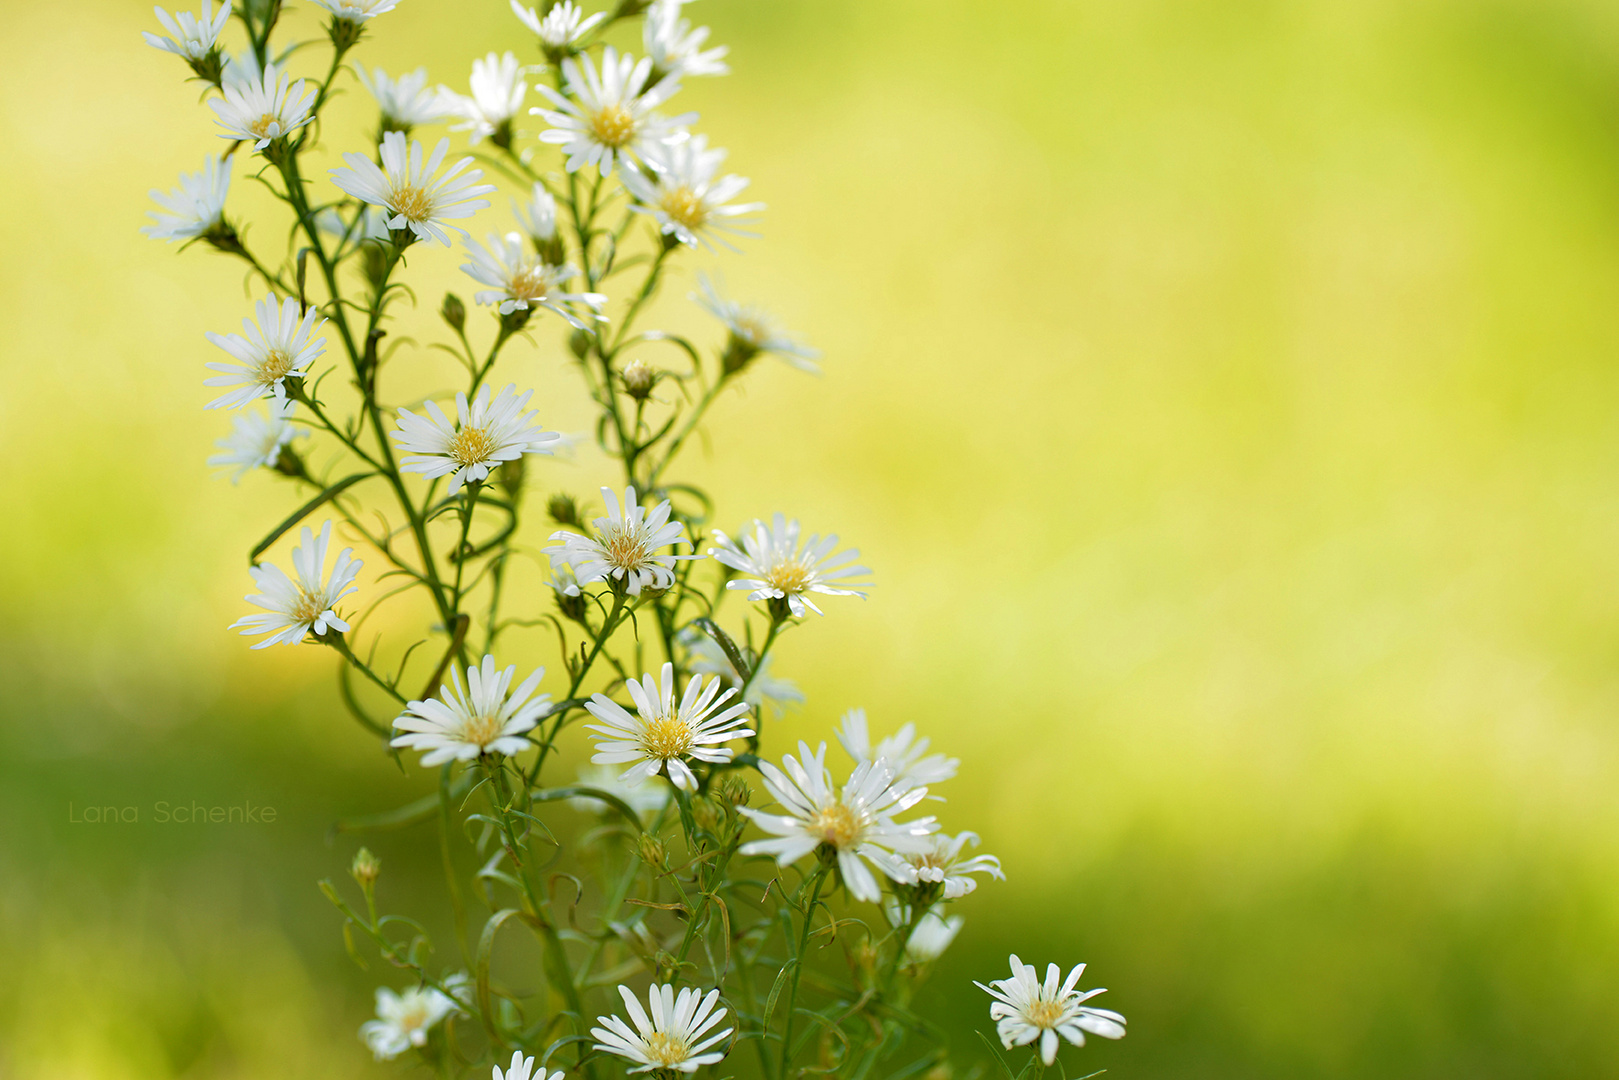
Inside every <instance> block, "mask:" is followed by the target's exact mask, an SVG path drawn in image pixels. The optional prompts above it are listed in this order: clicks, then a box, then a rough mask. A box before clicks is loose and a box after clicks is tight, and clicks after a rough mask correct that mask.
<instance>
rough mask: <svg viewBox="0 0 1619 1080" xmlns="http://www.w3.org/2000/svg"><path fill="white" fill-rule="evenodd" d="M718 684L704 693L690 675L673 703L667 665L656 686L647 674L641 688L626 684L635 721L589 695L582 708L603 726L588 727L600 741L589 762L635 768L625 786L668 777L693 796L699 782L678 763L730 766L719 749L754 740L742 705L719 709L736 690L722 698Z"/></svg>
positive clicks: (639, 684) (632, 682)
mask: <svg viewBox="0 0 1619 1080" xmlns="http://www.w3.org/2000/svg"><path fill="white" fill-rule="evenodd" d="M722 682H723V680H721V679H718V678H714V679H709V680H708V681H707V686H706V688H705V686H704V680H703V677H702V676H701V675H693V676H692V677H691V681H689V682H687V683H686V692H685V694H683V695H682V696H681V698H680V700H679V702H678V703H677V702H676V701H675V666H674V665H673V664H670V663H665V664H664V665H663V671H662V677H661V680H660V681H659V682H654V681H653V679H652V675H651V673H650V672H648V673H647V674H645V675H642V676H641V679H640V681H639V682H637V681H636V680H634V679H630V680H629V681H628V682H626V683H625V684H624V688H625V689H626V690H627V691H629V695H630V700H631V701H633V702H634V703H635V715H633V716H632V715H631V714H630V713H629V712H628V711H626V710H625V708H624V707H623V706H622V705H620V704H619V703H618V702H616V701H614V700H613V699H612V698H610V697H608V696H607V695H606V694H592V695H591V696H590V701H589V702H587V703H586V704H585V708H586V709H587V710H588V711H589V712H590V715H591V716H594V717H595V718H596V719H597V720H600V721H601V723H600V724H588V725H586V726H587V727H588V728H589V730H591V731H594V732H596V733H597V734H598V735H601V736H603V738H602V739H600V740H598V741H597V743H596V755H595V756H594V757H592V758H591V759H590V760H591V762H592V763H594V764H596V765H625V764H628V763H630V762H634V763H635V764H634V766H633V767H632V768H630V769H627V770H626V771H625V772H624V777H623V778H624V781H625V782H626V783H640V782H641V781H643V780H650V779H651V778H652V777H654V776H657V775H658V773H660V772H667V773H668V774H669V780H670V781H671V782H672V783H673V784H674V785H675V787H677V788H680V789H681V790H682V791H692V790H695V789H696V787H697V777H696V776H694V775H693V774H692V771H691V768H690V767H689V766H688V765H687V764H686V762H685V761H684V760H682V759H684V758H692V759H693V760H696V761H707V762H726V761H730V760H731V757H732V751H731V749H730V747H728V746H724V745H723V744H724V743H727V742H730V741H731V740H732V739H741V738H745V737H746V736H748V735H752V734H753V729H752V728H750V727H746V726H744V725H746V724H747V722H748V720H747V714H748V705H747V703H746V702H741V701H739V702H737V703H736V704H734V705H732V706H730V707H729V708H725V709H721V708H720V706H722V705H724V704H725V703H726V702H727V701H729V700H730V699H731V698H732V697H733V696H734V695H735V694H736V691H735V690H734V689H727V690H726V691H725V692H724V693H720V687H721V685H722Z"/></svg>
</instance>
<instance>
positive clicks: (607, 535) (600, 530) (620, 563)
mask: <svg viewBox="0 0 1619 1080" xmlns="http://www.w3.org/2000/svg"><path fill="white" fill-rule="evenodd" d="M601 491H602V501H603V502H604V503H606V505H607V516H606V517H599V518H596V519H595V520H594V521H592V522H591V525H593V526H595V529H596V535H595V536H581V535H580V534H578V533H575V532H568V531H566V530H559V531H557V532H554V533H552V534H551V539H552V540H554V541H557V543H554V544H553V545H552V546H550V547H548V548H545V549H544V551H545V554H546V555H548V556H550V557H551V560H552V562H558V561H565V562H567V563H569V564H570V565H571V566H572V567H573V573H574V577H575V578H576V579H578V582H579V584H580V585H589V584H591V583H592V582H596V581H608V580H609V579H610V580H611V581H614V582H619V583H621V584H622V585H623V588H624V591H625V592H627V593H628V594H629V595H631V596H639V595H641V590H642V589H667V588H669V587H670V586H671V585H673V584H674V583H675V571H674V567H675V563H676V562H680V561H683V560H686V559H701V558H702V556H701V555H660V554H658V549H659V548H664V547H668V546H669V545H670V544H678V543H680V542H682V541H683V540H684V538H685V530H684V529H683V528H682V527H681V525H680V522H678V521H670V520H669V513H670V510H671V507H670V505H669V501H668V500H667V499H665V500H664V501H663V502H660V503H658V504H657V505H656V506H654V507H653V508H652V509H651V510H650V511H649V510H647V508H646V507H644V506H640V505H638V504H637V503H636V501H635V488H633V487H629V488H625V489H624V508H623V510H622V511H621V510H620V509H619V502H618V496H617V495H616V494H615V493H614V492H613V489H612V488H602V489H601Z"/></svg>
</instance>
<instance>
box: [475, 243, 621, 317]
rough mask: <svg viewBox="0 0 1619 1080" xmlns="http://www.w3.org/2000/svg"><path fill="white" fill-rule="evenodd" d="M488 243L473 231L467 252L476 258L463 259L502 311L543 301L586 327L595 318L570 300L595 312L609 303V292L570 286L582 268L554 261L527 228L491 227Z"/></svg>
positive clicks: (488, 300) (485, 299) (482, 294)
mask: <svg viewBox="0 0 1619 1080" xmlns="http://www.w3.org/2000/svg"><path fill="white" fill-rule="evenodd" d="M487 240H488V246H487V247H486V246H485V245H483V244H480V243H478V242H477V241H476V240H473V239H472V238H470V237H468V238H467V239H466V240H465V244H466V249H467V257H468V258H470V259H471V260H472V261H471V262H467V263H462V264H461V269H462V270H463V271H464V272H465V273H467V274H468V275H470V276H471V277H472V279H473V280H474V281H477V282H479V283H480V284H483V285H488V286H490V287H489V288H487V289H481V290H479V291H478V292H476V293H473V294H472V298H473V299H474V300H476V301H477V302H478V303H480V304H495V305H497V306H498V308H499V311H500V313H501V314H502V315H509V314H511V313H512V312H513V311H528V310H529V309H530V308H534V307H542V308H545V309H546V310H547V311H551V312H555V313H556V314H558V315H560V316H562V317H563V318H564V319H566V320H567V321H568V323H569V324H571V325H572V326H574V327H577V328H578V329H580V330H585V329H588V328H589V327H590V323H589V322H587V321H586V320H584V319H583V318H581V317H580V316H579V315H577V314H576V313H575V312H574V311H573V310H572V309H571V307H570V305H583V306H584V307H586V308H588V309H589V311H590V313H591V315H592V317H594V315H595V313H596V311H598V310H599V309H600V308H601V306H602V305H603V304H605V303H607V296H606V294H604V293H596V292H587V293H576V292H568V291H567V290H566V289H565V288H564V286H565V285H566V283H567V282H568V281H569V280H571V279H572V278H574V277H576V276H577V275H578V273H579V271H577V270H575V269H574V268H573V267H572V266H571V265H569V264H567V263H563V264H562V265H561V266H551V265H549V264H548V263H546V261H545V259H544V258H542V257H541V256H540V255H539V254H538V253H537V252H535V251H532V250H530V248H529V247H528V246H527V245H526V244H524V243H523V236H522V234H521V233H514V232H512V233H507V234H506V235H505V236H497V235H495V234H494V233H490V234H489V236H488V237H487Z"/></svg>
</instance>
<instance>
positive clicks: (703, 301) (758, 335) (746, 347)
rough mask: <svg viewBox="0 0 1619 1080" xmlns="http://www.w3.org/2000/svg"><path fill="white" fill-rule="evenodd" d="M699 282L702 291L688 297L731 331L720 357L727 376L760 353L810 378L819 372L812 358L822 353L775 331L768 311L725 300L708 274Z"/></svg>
mask: <svg viewBox="0 0 1619 1080" xmlns="http://www.w3.org/2000/svg"><path fill="white" fill-rule="evenodd" d="M698 283H699V285H701V287H702V292H701V293H700V294H699V293H692V294H691V298H692V299H693V300H695V301H696V302H697V303H698V305H700V306H701V307H703V308H704V309H705V310H707V311H708V312H710V313H711V314H712V315H713V316H714V317H715V318H717V319H719V320H720V322H722V323H724V324H725V328H726V329H727V330H729V331H730V340H729V341H728V342H727V343H726V348H725V356H724V358H723V365H724V368H725V373H726V374H727V375H729V374H732V373H734V372H737V371H741V370H742V369H743V368H744V367H746V366H747V364H748V361H750V360H752V359H753V358H754V357H755V356H757V355H758V354H760V353H762V352H765V353H771V354H773V355H775V356H779V357H781V358H782V360H784V361H786V362H787V363H789V364H791V365H792V366H793V367H795V368H797V369H798V370H800V371H807V372H809V373H810V374H812V375H817V374H819V373H820V371H821V367H820V365H819V364H817V363H816V362H815V358H816V357H818V356H820V355H821V354H820V353H819V352H817V351H816V350H814V349H812V348H810V347H809V346H808V345H800V344H799V343H798V342H796V341H794V340H793V339H792V338H790V337H788V336H787V335H786V334H784V333H782V332H781V331H780V330H778V329H776V325H775V321H774V320H773V319H772V318H771V317H770V314H769V313H768V312H766V311H764V310H763V309H761V308H756V307H748V306H746V305H743V304H739V303H737V302H736V301H734V300H728V299H726V298H725V297H724V296H723V295H721V293H720V291H719V289H718V288H717V287H716V286H715V285H714V283H713V282H712V281H710V280H709V278H708V277H707V275H702V276H700V277H699V278H698Z"/></svg>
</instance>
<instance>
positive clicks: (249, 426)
mask: <svg viewBox="0 0 1619 1080" xmlns="http://www.w3.org/2000/svg"><path fill="white" fill-rule="evenodd" d="M293 408H294V406H293V404H292V402H290V401H287V400H285V399H284V398H271V399H270V409H269V412H268V413H267V414H266V413H261V412H257V411H255V412H243V413H238V414H237V415H235V416H233V417H231V422H230V423H231V430H230V434H229V435H226V436H225V437H224V438H223V439H216V440H215V441H214V445H215V446H217V447H219V448H220V449H221V450H223V451H224V453H222V454H215V455H213V456H212V457H210V458H209V459H208V464H210V465H213V466H215V467H216V468H226V469H235V470H236V471H235V473H234V474H232V476H231V478H230V482H231V483H233V484H234V483H236V482H237V481H239V480H241V479H242V476H243V475H244V474H246V473H247V472H248V471H249V470H252V469H261V468H264V469H269V468H274V467H275V463H276V462H277V461H278V460H280V458H281V448H282V447H283V446H286V445H287V444H288V443H289V442H291V441H292V440H293V439H294V438H295V437H296V436H298V435H299V434H302V433H300V432H299V431H298V429H297V428H295V427H293V425H292V412H293Z"/></svg>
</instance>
